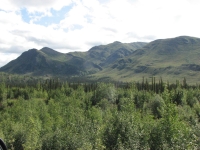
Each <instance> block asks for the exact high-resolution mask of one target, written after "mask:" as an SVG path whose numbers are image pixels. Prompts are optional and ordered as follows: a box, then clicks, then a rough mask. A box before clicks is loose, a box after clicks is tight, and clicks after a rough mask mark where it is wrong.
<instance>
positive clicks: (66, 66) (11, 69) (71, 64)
mask: <svg viewBox="0 0 200 150" xmlns="http://www.w3.org/2000/svg"><path fill="white" fill-rule="evenodd" d="M145 45H146V43H143V42H136V43H120V42H114V43H111V44H108V45H100V46H95V47H93V48H91V49H90V50H89V51H87V52H70V53H67V54H64V53H60V52H57V51H55V50H53V49H51V48H48V47H44V48H42V49H41V50H37V49H31V50H28V51H26V52H24V53H22V54H21V55H20V56H19V57H18V58H17V59H15V60H13V61H11V62H9V63H8V64H7V65H5V66H3V67H1V68H0V71H2V72H7V73H17V74H29V75H37V76H41V75H61V76H63V75H67V76H83V75H88V74H92V73H96V72H98V71H101V70H103V69H104V67H105V66H107V64H108V63H111V62H114V61H116V60H117V59H118V58H123V57H126V56H128V55H130V54H131V53H133V52H134V51H135V50H136V49H138V48H142V47H143V46H145Z"/></svg>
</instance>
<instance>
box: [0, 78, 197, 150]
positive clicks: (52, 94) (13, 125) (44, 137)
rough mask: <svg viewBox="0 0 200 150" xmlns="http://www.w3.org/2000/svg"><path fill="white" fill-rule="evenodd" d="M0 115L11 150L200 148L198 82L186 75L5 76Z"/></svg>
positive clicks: (0, 128) (0, 87)
mask: <svg viewBox="0 0 200 150" xmlns="http://www.w3.org/2000/svg"><path fill="white" fill-rule="evenodd" d="M184 80H185V79H184ZM0 116H1V117H0V137H1V138H2V139H4V141H5V142H6V145H7V147H8V149H11V150H12V149H15V150H26V149H33V150H40V149H42V150H52V149H54V150H62V149H63V150H64V149H70V150H71V149H74V150H75V149H79V150H80V149H85V150H89V149H100V150H101V149H102V150H103V149H110V150H113V149H117V150H118V149H141V150H142V149H151V150H158V149H159V150H160V149H200V87H199V86H198V85H196V86H189V85H188V84H187V83H186V80H185V81H184V82H183V83H179V82H178V81H177V82H176V83H175V84H169V83H164V82H163V81H162V79H161V78H160V79H159V80H158V82H155V79H154V78H153V79H152V81H151V82H150V83H149V82H147V81H146V80H143V81H142V82H141V83H122V82H120V83H69V82H63V81H60V80H59V79H47V80H38V81H37V82H35V83H31V84H28V83H27V82H24V83H23V84H22V83H20V84H12V82H11V81H10V82H3V81H2V82H1V83H0Z"/></svg>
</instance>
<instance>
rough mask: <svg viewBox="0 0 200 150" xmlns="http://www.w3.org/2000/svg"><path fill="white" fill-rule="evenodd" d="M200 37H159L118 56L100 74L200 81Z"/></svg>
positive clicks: (131, 77)
mask: <svg viewBox="0 0 200 150" xmlns="http://www.w3.org/2000/svg"><path fill="white" fill-rule="evenodd" d="M199 60H200V39H199V38H195V37H188V36H180V37H176V38H170V39H159V40H155V41H152V42H150V43H148V44H147V45H146V46H144V47H143V48H141V49H138V50H136V51H134V53H132V54H131V55H129V56H128V57H125V58H122V59H118V60H117V61H116V62H114V63H112V64H110V66H109V67H108V68H106V69H104V70H103V71H101V72H98V74H97V77H100V76H102V75H106V76H108V77H111V78H113V79H115V80H123V81H126V80H127V81H130V80H138V79H139V78H140V80H141V79H142V77H143V76H144V77H145V78H149V77H152V76H156V77H157V78H160V77H163V78H164V79H166V80H173V81H174V80H175V79H180V80H181V79H183V78H184V77H186V78H187V79H188V80H189V81H192V82H195V81H200V79H199V78H198V77H199V75H200V61H199Z"/></svg>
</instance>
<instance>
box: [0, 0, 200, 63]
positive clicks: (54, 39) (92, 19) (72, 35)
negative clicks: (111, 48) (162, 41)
mask: <svg viewBox="0 0 200 150" xmlns="http://www.w3.org/2000/svg"><path fill="white" fill-rule="evenodd" d="M65 6H70V7H69V10H68V11H67V12H63V13H65V18H64V19H62V20H60V22H57V23H53V24H50V25H46V26H45V25H42V24H36V20H42V19H43V17H45V16H53V15H55V14H52V11H51V10H52V9H53V10H57V11H58V10H61V8H63V7H65ZM199 7H200V1H199V0H151V1H149V0H43V1H41V0H34V1H32V0H31V1H27V0H1V2H0V26H1V28H0V33H1V36H0V52H1V54H0V56H1V57H4V59H1V62H0V65H3V64H5V63H7V62H8V61H10V58H14V56H15V57H16V56H18V55H19V54H20V53H22V52H23V51H25V50H28V49H31V48H37V49H41V48H42V47H44V46H47V47H50V48H53V49H56V50H58V51H61V52H69V51H75V50H76V51H86V50H88V49H89V48H91V47H92V46H94V45H96V44H108V43H111V42H113V41H121V42H126V43H127V42H134V41H151V40H154V39H156V38H170V37H175V36H180V35H189V36H196V37H200V33H199V32H198V30H199V26H200V21H199V20H198V18H199V14H200V9H199ZM21 9H26V10H27V12H28V14H27V15H28V16H29V17H30V18H31V20H30V22H29V23H27V22H24V20H23V19H22V15H23V14H22V13H20V10H21ZM1 10H3V11H1ZM8 53H9V55H8Z"/></svg>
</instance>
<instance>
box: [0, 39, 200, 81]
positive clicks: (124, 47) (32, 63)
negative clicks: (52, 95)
mask: <svg viewBox="0 0 200 150" xmlns="http://www.w3.org/2000/svg"><path fill="white" fill-rule="evenodd" d="M199 58H200V38H196V37H190V36H179V37H175V38H168V39H157V40H154V41H152V42H149V43H145V42H133V43H121V42H119V41H115V42H113V43H110V44H107V45H99V46H94V47H92V48H90V49H89V50H88V51H86V52H69V53H66V54H65V53H60V52H57V51H55V50H53V49H51V48H48V47H44V48H42V49H41V50H36V49H31V50H28V51H26V52H24V53H22V54H21V55H20V56H19V57H18V58H17V59H15V60H13V61H11V62H9V63H8V64H7V65H5V66H3V67H1V68H0V71H3V72H7V73H18V74H30V75H40V76H43V75H46V74H49V75H52V76H55V75H61V76H77V77H79V76H85V77H89V78H93V79H94V80H95V79H99V78H104V77H106V78H110V79H113V80H117V81H119V80H120V81H121V80H122V81H130V80H138V79H139V78H141V77H142V76H145V77H149V76H162V77H168V78H169V79H172V78H180V77H181V78H182V77H195V76H198V75H200V72H199V71H200V62H199ZM27 60H29V62H28V63H27V62H26V61H27ZM198 80H199V79H198Z"/></svg>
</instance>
